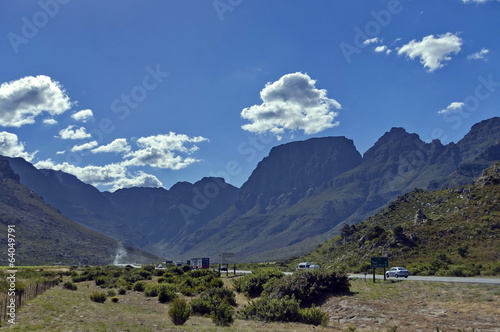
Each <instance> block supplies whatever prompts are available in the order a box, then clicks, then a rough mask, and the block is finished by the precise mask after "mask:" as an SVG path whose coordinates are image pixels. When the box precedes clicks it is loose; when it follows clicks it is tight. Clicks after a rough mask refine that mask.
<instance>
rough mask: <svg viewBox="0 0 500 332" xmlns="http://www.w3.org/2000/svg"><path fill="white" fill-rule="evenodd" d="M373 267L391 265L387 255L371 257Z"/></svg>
mask: <svg viewBox="0 0 500 332" xmlns="http://www.w3.org/2000/svg"><path fill="white" fill-rule="evenodd" d="M371 265H372V266H371V267H372V268H374V269H375V268H379V267H389V258H387V257H372V258H371Z"/></svg>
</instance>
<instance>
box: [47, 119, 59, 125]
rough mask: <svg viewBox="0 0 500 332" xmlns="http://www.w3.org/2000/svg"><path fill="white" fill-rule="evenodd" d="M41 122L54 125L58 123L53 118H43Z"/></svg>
mask: <svg viewBox="0 0 500 332" xmlns="http://www.w3.org/2000/svg"><path fill="white" fill-rule="evenodd" d="M43 123H45V124H48V125H55V124H58V122H57V120H55V119H52V118H51V119H43Z"/></svg>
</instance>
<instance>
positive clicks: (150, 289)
mask: <svg viewBox="0 0 500 332" xmlns="http://www.w3.org/2000/svg"><path fill="white" fill-rule="evenodd" d="M159 290H160V285H158V284H147V285H146V286H145V287H144V295H146V296H147V297H156V296H158V292H159Z"/></svg>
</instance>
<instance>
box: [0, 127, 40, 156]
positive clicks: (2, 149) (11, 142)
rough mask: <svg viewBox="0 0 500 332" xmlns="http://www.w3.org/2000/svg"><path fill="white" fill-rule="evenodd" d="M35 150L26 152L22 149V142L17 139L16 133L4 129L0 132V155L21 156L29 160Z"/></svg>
mask: <svg viewBox="0 0 500 332" xmlns="http://www.w3.org/2000/svg"><path fill="white" fill-rule="evenodd" d="M36 153H37V151H35V152H33V153H28V152H26V151H25V150H24V143H23V142H20V141H19V138H18V137H17V135H16V134H13V133H9V132H6V131H1V132H0V155H2V156H6V157H13V158H15V157H21V158H24V159H25V160H27V161H31V160H32V159H33V157H34V156H35V154H36Z"/></svg>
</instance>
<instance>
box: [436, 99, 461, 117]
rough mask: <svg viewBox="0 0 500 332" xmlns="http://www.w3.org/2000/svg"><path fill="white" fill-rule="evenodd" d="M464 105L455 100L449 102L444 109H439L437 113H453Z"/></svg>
mask: <svg viewBox="0 0 500 332" xmlns="http://www.w3.org/2000/svg"><path fill="white" fill-rule="evenodd" d="M464 106H465V104H464V103H462V102H457V101H455V102H453V103H451V104H449V105H448V106H446V108H445V109H442V110H440V111H439V112H438V114H445V113H455V112H458V111H460V110H461V109H462V108H463V107H464Z"/></svg>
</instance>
